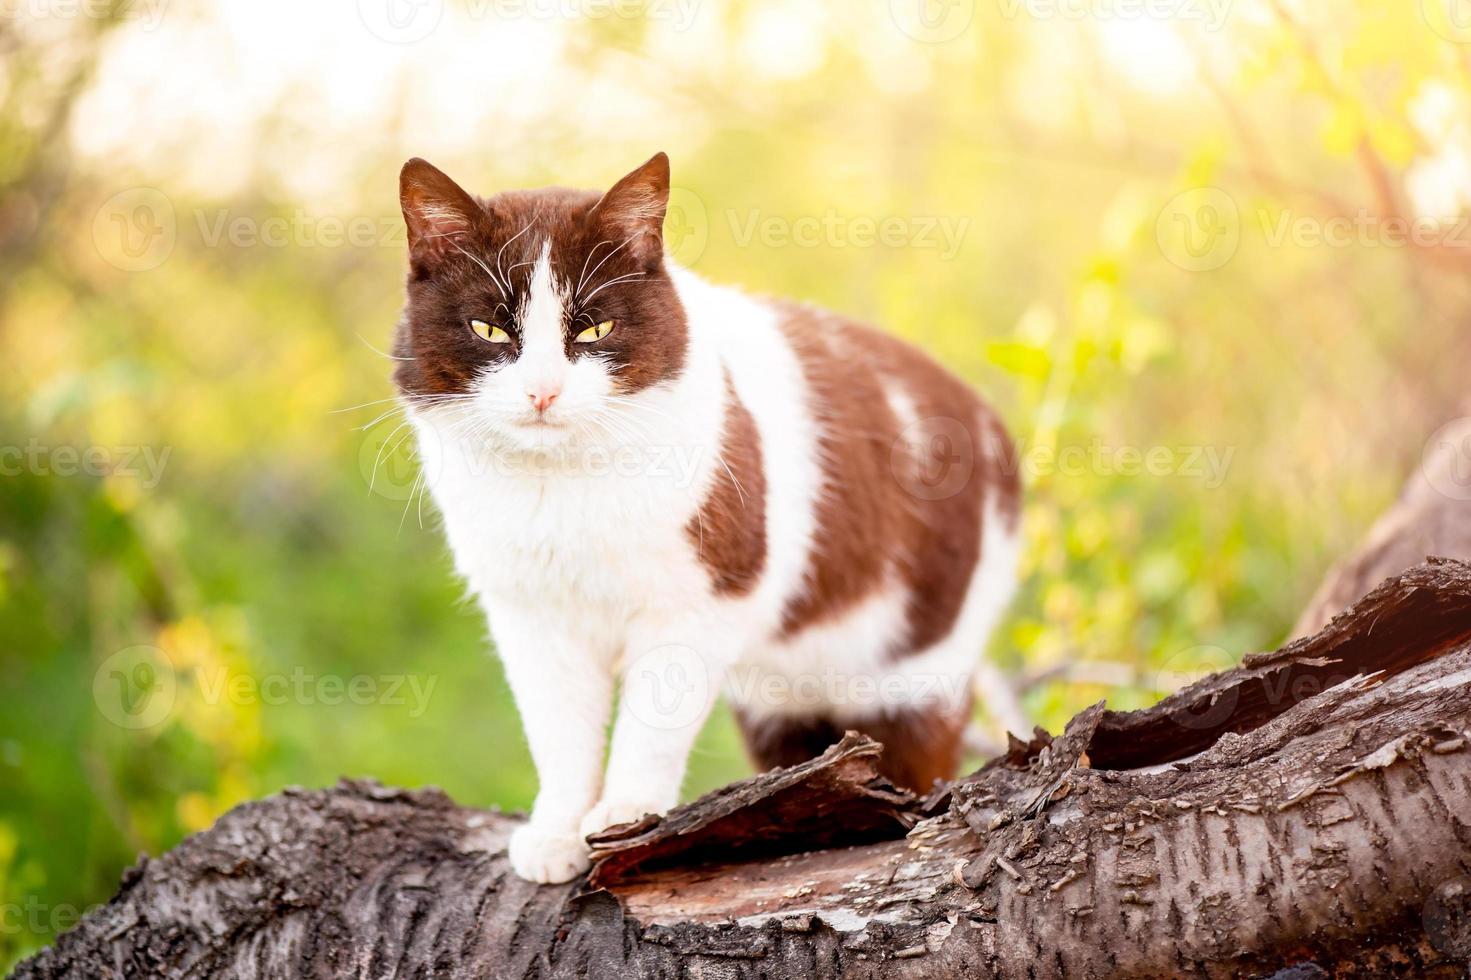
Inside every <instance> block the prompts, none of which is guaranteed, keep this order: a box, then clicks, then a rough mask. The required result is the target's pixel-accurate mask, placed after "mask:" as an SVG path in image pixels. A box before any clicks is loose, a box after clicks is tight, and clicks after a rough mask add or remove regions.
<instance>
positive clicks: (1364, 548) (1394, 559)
mask: <svg viewBox="0 0 1471 980" xmlns="http://www.w3.org/2000/svg"><path fill="white" fill-rule="evenodd" d="M1427 555H1441V556H1443V557H1446V558H1460V559H1462V560H1466V561H1471V402H1467V403H1466V404H1465V405H1464V406H1463V410H1462V417H1461V418H1458V419H1454V420H1452V421H1450V422H1448V423H1446V424H1445V425H1443V426H1441V427H1440V428H1439V429H1437V430H1436V431H1435V432H1434V433H1433V434H1432V435H1431V436H1430V438H1429V440H1427V441H1426V444H1425V450H1424V452H1423V453H1422V455H1421V459H1420V467H1419V469H1417V470H1415V472H1414V473H1412V474H1411V476H1410V479H1409V480H1408V481H1407V482H1406V484H1405V488H1404V490H1403V491H1401V493H1400V498H1399V500H1398V501H1397V502H1396V503H1395V505H1394V506H1393V507H1391V508H1390V509H1389V511H1388V512H1386V513H1385V514H1384V516H1383V517H1381V518H1379V521H1378V522H1377V523H1376V524H1375V525H1374V527H1373V528H1372V529H1371V530H1370V531H1369V534H1368V537H1367V538H1366V539H1365V541H1364V543H1363V544H1362V545H1360V547H1359V549H1358V550H1357V551H1355V552H1354V553H1353V554H1352V555H1350V556H1349V557H1347V558H1345V559H1343V560H1342V561H1340V562H1339V563H1338V564H1337V565H1335V566H1334V567H1333V570H1332V571H1330V572H1329V573H1328V576H1327V578H1325V579H1324V581H1323V584H1322V585H1320V586H1318V591H1317V592H1316V593H1315V594H1314V595H1313V598H1312V601H1311V602H1309V603H1308V606H1307V608H1306V609H1304V610H1303V613H1302V616H1301V618H1299V619H1298V621H1297V625H1296V626H1295V627H1293V631H1292V635H1293V636H1295V637H1300V636H1307V635H1309V634H1311V633H1316V632H1317V631H1318V630H1320V629H1322V628H1323V627H1324V626H1325V625H1326V624H1327V623H1328V620H1330V619H1332V618H1333V617H1334V616H1335V615H1337V614H1338V613H1340V612H1342V611H1343V610H1345V609H1347V608H1348V606H1349V603H1351V602H1353V601H1354V600H1355V599H1357V598H1359V596H1361V595H1364V594H1365V593H1366V592H1368V591H1369V590H1370V589H1371V588H1373V587H1374V586H1375V585H1376V584H1377V583H1379V582H1382V581H1384V579H1386V578H1388V577H1389V576H1391V575H1395V574H1397V573H1399V572H1402V571H1404V570H1405V569H1407V568H1409V567H1410V566H1412V565H1415V564H1417V563H1419V562H1421V561H1423V560H1424V559H1425V557H1426V556H1427Z"/></svg>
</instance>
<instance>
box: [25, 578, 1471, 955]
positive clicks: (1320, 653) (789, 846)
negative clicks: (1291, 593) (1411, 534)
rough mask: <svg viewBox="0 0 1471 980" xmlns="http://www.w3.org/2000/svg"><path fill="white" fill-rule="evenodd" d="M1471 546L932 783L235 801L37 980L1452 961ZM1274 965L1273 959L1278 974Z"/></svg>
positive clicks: (1461, 936)
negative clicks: (586, 839) (1147, 700)
mask: <svg viewBox="0 0 1471 980" xmlns="http://www.w3.org/2000/svg"><path fill="white" fill-rule="evenodd" d="M1468 682H1471V565H1467V564H1465V563H1462V562H1459V561H1454V560H1433V561H1431V562H1428V563H1425V564H1422V565H1419V566H1417V567H1415V568H1413V569H1411V570H1409V571H1408V572H1405V573H1403V574H1401V575H1398V576H1396V577H1394V578H1392V579H1390V580H1389V581H1387V582H1385V583H1384V584H1383V585H1381V586H1380V587H1379V588H1378V589H1375V590H1374V591H1373V592H1371V593H1370V594H1369V595H1368V596H1366V597H1365V598H1363V599H1362V600H1360V601H1359V602H1358V603H1356V604H1354V606H1353V607H1352V608H1350V609H1349V610H1348V611H1346V612H1344V613H1343V614H1341V615H1339V616H1338V617H1337V618H1335V619H1333V620H1332V621H1331V622H1330V623H1328V624H1327V625H1326V626H1325V627H1324V628H1323V629H1322V630H1321V631H1319V632H1317V633H1315V634H1314V635H1313V636H1311V637H1308V638H1305V639H1302V640H1299V641H1297V642H1295V643H1292V644H1290V645H1289V646H1287V647H1284V648H1283V649H1281V650H1279V651H1276V652H1275V653H1270V654H1265V655H1260V656H1255V657H1249V658H1247V660H1246V662H1244V663H1243V664H1242V665H1241V666H1240V667H1238V668H1235V669H1233V670H1230V671H1226V672H1224V673H1221V674H1218V675H1215V676H1212V677H1209V678H1206V679H1204V680H1202V681H1200V682H1198V683H1197V684H1195V685H1192V686H1191V687H1189V688H1186V689H1185V690H1182V691H1180V692H1178V693H1176V694H1175V695H1172V696H1171V697H1169V698H1167V699H1165V700H1164V701H1162V702H1161V703H1160V704H1158V705H1155V706H1154V707H1151V708H1148V709H1145V710H1142V711H1135V712H1123V713H1117V712H1109V711H1107V710H1105V708H1104V706H1103V705H1101V704H1100V705H1095V706H1094V707H1093V708H1090V709H1088V710H1087V711H1085V712H1083V713H1082V714H1080V715H1078V716H1077V717H1076V718H1074V719H1073V721H1072V722H1071V723H1070V724H1069V725H1068V726H1067V728H1066V730H1065V731H1064V732H1063V733H1062V734H1061V735H1060V736H1058V737H1056V738H1053V737H1051V736H1049V735H1048V734H1047V733H1045V732H1041V731H1040V730H1039V731H1038V732H1036V733H1035V734H1034V736H1033V737H1032V738H1031V739H1030V740H1029V741H1028V742H1027V743H1025V744H1023V743H1021V742H1020V741H1015V740H1014V741H1013V744H1012V746H1011V749H1010V751H1008V752H1007V753H1006V754H1005V755H1003V756H1001V757H1000V758H997V759H995V760H993V761H992V762H990V763H989V764H987V765H986V766H985V767H984V768H982V769H981V770H979V771H978V772H976V773H974V774H972V775H971V776H968V777H966V778H964V779H961V780H958V781H957V782H955V783H954V784H951V785H949V786H946V787H942V788H939V789H937V791H936V792H934V793H932V794H930V795H928V796H926V797H923V798H916V797H914V796H913V795H912V794H909V793H907V792H904V791H901V790H897V789H895V788H894V787H892V786H890V785H888V784H887V783H885V782H884V781H883V780H882V779H881V778H880V777H879V776H878V775H877V769H876V768H875V767H874V765H873V760H874V759H875V758H876V756H877V753H878V751H879V748H878V746H877V745H876V744H875V743H873V742H870V741H868V740H867V739H864V738H862V737H860V736H856V735H850V736H849V737H846V738H844V739H843V741H842V742H840V743H839V744H838V745H836V746H834V747H833V748H831V749H830V750H828V752H827V753H825V754H824V755H823V756H822V757H821V758H819V759H816V760H813V761H811V762H808V763H804V764H803V765H800V766H796V767H793V768H792V769H787V770H778V771H775V772H771V773H766V774H762V775H758V776H754V777H752V778H750V779H747V780H744V781H742V782H739V783H736V784H734V785H733V786H730V787H727V788H725V789H722V790H720V791H717V792H716V793H713V794H710V795H708V796H706V797H704V798H702V799H700V800H696V801H695V802H693V803H690V804H688V805H686V806H683V807H680V808H678V809H676V810H675V811H673V812H671V813H670V814H668V815H667V816H665V817H664V818H663V819H659V820H654V819H648V820H645V821H644V822H642V823H640V824H638V825H634V826H630V827H626V828H619V829H615V830H614V831H610V832H607V833H605V834H603V835H602V836H601V837H599V838H598V839H597V841H596V845H597V854H596V861H597V864H596V866H595V868H594V870H593V873H592V877H591V880H590V881H583V882H576V883H572V884H569V885H565V886H556V887H537V886H534V885H530V884H527V883H525V882H522V881H520V880H519V879H517V878H516V877H515V876H514V875H513V874H512V873H511V871H510V868H509V865H508V864H507V862H506V859H505V853H504V848H505V842H506V839H507V836H508V835H509V833H510V831H511V829H512V828H513V827H514V826H516V823H517V818H516V817H514V816H510V815H506V814H501V813H498V812H489V811H484V810H477V809H472V808H468V807H462V806H458V805H456V804H455V803H453V802H452V801H451V800H449V799H448V798H447V797H445V796H444V795H443V794H442V793H440V792H438V791H435V790H421V791H402V790H394V789H388V788H384V787H381V786H378V785H376V784H374V783H371V782H344V783H342V784H340V785H338V786H337V787H336V788H333V789H330V790H319V791H305V790H291V791H287V792H285V793H283V794H281V795H278V796H275V797H272V798H270V799H267V800H263V801H260V802H257V803H251V804H247V805H245V806H242V807H239V808H237V809H235V810H233V811H231V812H230V813H229V814H227V815H225V816H224V817H222V818H221V819H220V821H219V822H218V823H217V824H216V825H215V826H214V827H213V828H211V829H209V830H207V831H205V832H203V833H201V834H197V835H195V836H193V837H191V838H189V839H188V840H186V841H184V842H183V843H182V844H180V845H179V846H178V847H177V848H175V849H174V850H173V851H170V852H169V853H167V854H165V855H163V856H161V857H159V858H156V859H145V860H143V861H141V862H140V863H139V864H138V866H136V867H135V868H133V869H132V870H131V871H129V872H128V874H127V875H126V876H125V878H124V880H123V883H122V886H121V888H120V889H119V892H118V894H117V895H116V896H115V897H114V898H113V900H112V901H111V902H110V903H109V904H108V905H106V906H105V907H103V908H101V909H99V910H97V911H95V912H93V913H92V914H90V915H88V916H87V917H86V918H85V919H84V920H83V922H82V923H81V924H80V925H79V926H77V927H76V928H75V929H73V930H72V931H70V932H68V933H67V934H65V935H63V936H61V937H60V938H59V939H58V941H57V943H56V945H55V946H54V947H52V948H50V949H48V950H45V951H43V952H42V953H41V954H39V955H38V956H36V957H34V958H32V959H31V960H30V961H28V962H27V963H24V964H22V965H21V967H20V968H19V971H18V972H17V974H16V976H17V977H18V978H22V980H37V978H52V977H88V978H100V977H117V978H122V977H154V976H166V977H239V978H265V977H333V978H336V977H419V976H423V977H428V976H434V977H449V978H457V977H465V978H469V977H487V976H496V977H554V976H556V977H560V976H587V977H613V976H619V975H625V976H648V977H663V976H670V977H675V976H679V977H683V976H700V977H792V978H795V977H944V978H948V977H1004V978H1010V977H1066V978H1094V977H1126V976H1127V977H1187V976H1188V977H1239V976H1273V975H1275V976H1278V977H1282V978H1284V980H1285V978H1286V977H1290V976H1297V977H1317V976H1325V975H1332V976H1407V977H1463V976H1465V974H1466V970H1467V964H1468V962H1471V915H1468V907H1471V747H1468V744H1471V683H1468ZM1284 971H1285V972H1284Z"/></svg>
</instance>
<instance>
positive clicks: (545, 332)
mask: <svg viewBox="0 0 1471 980" xmlns="http://www.w3.org/2000/svg"><path fill="white" fill-rule="evenodd" d="M399 195H400V202H401V204H402V206H403V214H404V221H405V222H406V223H407V225H408V240H409V277H408V304H407V308H406V310H405V316H404V319H403V322H402V323H401V324H400V327H399V332H398V336H397V338H396V341H395V345H394V356H395V357H396V358H399V363H398V368H397V370H396V371H395V373H394V381H395V382H396V383H397V385H398V387H399V390H400V392H401V393H402V394H403V395H404V396H405V397H406V398H407V399H408V400H409V401H410V402H412V403H414V404H415V405H416V406H417V407H420V408H424V409H428V408H429V407H431V406H442V407H444V408H445V411H446V412H447V413H448V412H449V411H450V410H451V409H453V412H454V413H455V414H457V415H460V416H462V417H464V418H466V423H465V424H464V425H462V426H458V427H457V431H461V432H465V433H479V434H482V435H484V436H487V437H490V438H493V439H494V440H495V441H496V442H498V443H499V444H500V445H502V446H509V447H511V448H527V449H534V448H543V447H548V446H558V445H563V444H567V443H569V442H577V441H591V442H598V441H603V440H600V439H598V434H599V433H603V434H606V433H608V432H616V431H619V430H620V427H619V426H618V424H617V418H616V416H618V415H620V414H621V412H620V407H621V406H626V405H627V404H628V400H629V399H631V398H634V397H636V396H637V395H638V394H639V393H640V392H643V391H646V390H648V389H650V388H652V387H654V386H657V385H660V384H661V383H664V382H667V381H670V380H672V379H673V378H675V377H677V376H678V374H679V372H680V370H681V368H682V367H683V365H684V359H685V350H686V343H687V337H686V325H685V318H684V312H683V310H682V308H681V307H680V304H679V299H678V297H677V295H676V293H675V290H674V286H673V284H672V283H671V282H670V279H669V274H668V271H667V269H666V266H665V260H664V245H663V226H664V214H665V210H666V208H667V205H668V201H669V158H668V157H666V156H665V155H664V154H662V153H660V154H658V155H657V156H655V157H653V158H652V159H651V160H649V161H648V162H647V163H645V164H644V165H643V166H641V167H639V168H638V169H637V170H635V171H633V172H632V173H630V174H629V175H628V176H626V177H624V178H623V179H622V180H620V181H618V183H616V184H615V185H613V187H612V189H611V190H609V191H608V192H607V193H605V194H598V193H596V192H593V191H575V190H566V189H563V188H548V189H545V190H536V191H510V192H507V193H503V194H499V195H496V196H495V197H491V198H488V199H479V198H475V197H472V196H471V195H470V194H468V193H466V192H465V191H464V190H463V189H461V188H460V186H459V185H458V184H456V183H455V182H454V181H453V180H451V179H450V178H449V177H447V176H445V175H444V174H443V173H442V172H440V171H439V170H438V169H436V168H435V167H433V166H431V165H430V164H429V163H426V162H425V161H423V160H420V159H418V158H415V159H413V160H410V161H409V162H408V163H406V164H404V168H403V172H402V174H401V176H400V180H399Z"/></svg>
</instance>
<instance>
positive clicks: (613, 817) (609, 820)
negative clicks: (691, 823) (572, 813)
mask: <svg viewBox="0 0 1471 980" xmlns="http://www.w3.org/2000/svg"><path fill="white" fill-rule="evenodd" d="M665 809H667V808H666V807H662V806H660V805H659V804H657V803H644V802H636V801H626V800H600V801H598V803H597V805H596V806H594V807H593V808H592V809H591V810H589V811H587V816H585V817H583V818H582V836H584V837H587V836H589V835H591V834H596V833H600V832H601V831H604V830H607V829H608V828H609V827H616V826H618V825H619V824H625V823H637V822H638V821H640V820H642V819H643V818H644V817H645V816H648V815H649V814H655V815H657V814H661V813H663V812H664V810H665Z"/></svg>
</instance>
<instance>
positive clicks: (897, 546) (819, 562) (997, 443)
mask: <svg viewBox="0 0 1471 980" xmlns="http://www.w3.org/2000/svg"><path fill="white" fill-rule="evenodd" d="M787 314H788V315H787V317H786V320H785V328H786V331H787V335H788V337H789V338H790V339H791V342H792V344H793V345H794V347H795V348H796V350H797V353H798V356H799V358H800V359H801V361H802V366H803V370H804V372H805V373H806V377H807V382H808V384H809V385H810V386H811V389H812V393H813V394H812V405H813V410H814V412H815V414H816V416H817V420H818V425H819V427H820V433H821V435H820V440H821V444H822V464H823V470H824V477H825V480H826V492H825V493H824V495H823V497H822V498H821V500H820V501H819V504H818V513H817V521H818V524H817V532H816V535H815V539H814V542H813V551H812V561H811V565H810V566H809V568H808V572H807V577H806V588H805V589H804V590H803V592H802V593H801V594H799V595H798V596H796V597H794V598H793V600H792V601H791V603H789V605H788V607H787V610H786V614H785V618H784V619H785V621H784V623H783V631H784V633H785V634H786V635H787V636H791V635H794V634H796V633H797V632H799V631H800V630H801V629H803V628H804V627H806V626H809V625H812V624H814V623H817V622H821V621H822V620H824V619H826V618H829V617H832V616H835V615H838V614H840V613H842V612H843V611H845V610H847V609H848V608H850V607H851V606H852V605H853V604H855V603H856V602H859V601H860V600H862V599H863V598H865V597H866V596H868V595H869V594H871V593H872V592H873V591H874V590H875V589H877V588H879V587H880V586H881V585H882V584H883V582H884V580H885V576H886V575H887V574H890V573H891V572H892V573H896V574H898V575H899V576H900V577H901V578H902V580H903V581H904V583H905V584H906V585H907V586H908V587H909V590H910V604H909V616H908V618H909V627H910V633H909V636H908V637H907V638H906V641H905V642H904V643H903V644H902V645H901V647H900V648H899V649H896V650H894V651H893V653H894V655H895V656H903V655H905V654H908V653H912V652H916V651H919V650H922V649H924V648H925V647H928V646H930V645H932V644H933V643H935V642H937V641H938V640H940V639H942V638H944V637H945V635H946V634H948V633H949V632H950V629H951V627H952V626H954V624H955V620H956V617H957V616H958V615H959V613H960V608H961V605H962V603H963V602H964V599H965V593H966V589H967V588H968V586H969V584H970V578H971V574H972V572H973V571H974V570H975V567H976V564H977V561H978V559H979V557H980V529H981V527H980V522H981V512H982V511H981V507H982V501H983V499H984V498H985V497H986V496H987V495H988V494H991V493H994V494H995V495H996V500H997V503H998V505H999V507H1000V509H1001V512H1002V513H1003V514H1005V515H1007V516H1009V517H1011V518H1012V519H1013V520H1014V519H1015V514H1016V508H1017V479H1016V472H1015V468H1014V467H1012V466H1010V465H1008V463H1007V459H1006V457H1007V454H1008V453H1009V452H1010V450H1009V446H1010V443H1009V442H1008V441H1007V440H1006V435H1005V433H1004V431H1003V430H1002V429H1001V426H1000V424H999V422H997V420H996V419H995V416H994V415H993V414H992V413H991V412H990V410H989V409H987V408H986V406H985V405H983V404H982V403H981V401H980V399H979V398H977V397H976V395H975V394H974V393H973V392H972V391H971V390H970V389H969V388H968V387H967V386H966V385H965V384H964V383H963V382H961V381H960V380H959V379H957V378H955V377H954V376H953V375H951V374H950V373H949V372H947V371H946V370H944V369H943V368H941V367H940V366H939V365H938V364H936V363H935V362H934V361H932V360H931V359H930V358H928V357H927V356H926V355H924V354H923V353H921V352H920V351H918V350H917V349H915V348H913V347H911V346H909V345H908V344H905V343H902V342H901V341H899V340H896V339H894V338H892V337H889V336H886V335H884V334H881V333H878V332H877V331H874V330H870V329H867V328H865V327H861V326H858V325H856V324H854V323H851V322H848V321H845V320H842V319H840V318H838V317H836V316H834V315H831V314H826V313H822V312H818V311H814V310H810V309H807V308H803V307H788V308H787ZM889 385H896V386H898V387H899V388H900V389H901V390H902V391H903V392H904V393H905V394H906V395H907V396H908V397H909V398H910V399H911V400H912V402H913V403H914V406H915V410H916V413H917V414H918V416H919V418H920V419H921V420H926V419H938V420H942V421H940V422H935V423H931V424H929V425H924V424H922V425H921V426H920V427H919V431H918V432H915V431H911V432H907V433H906V432H904V431H903V426H902V424H901V421H900V419H899V418H898V416H896V415H895V413H894V411H893V410H892V409H891V408H890V406H889V401H888V398H887V396H886V394H885V389H886V386H889ZM957 435H958V436H960V437H962V438H960V439H959V440H956V439H954V438H950V437H952V436H957ZM957 442H958V443H959V444H957ZM952 457H953V458H952ZM952 467H953V468H954V469H950V468H952ZM931 471H933V472H934V473H935V474H938V475H940V476H941V478H942V481H943V480H945V479H948V480H949V481H951V482H956V480H955V478H956V476H957V475H958V476H960V477H961V479H960V480H959V481H958V482H956V485H955V486H953V487H951V486H949V485H948V483H947V484H946V485H945V486H944V487H943V488H942V489H943V491H945V492H941V493H936V494H932V493H930V492H927V486H928V485H929V482H930V481H928V480H927V478H926V477H927V474H929V473H930V472H931Z"/></svg>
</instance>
